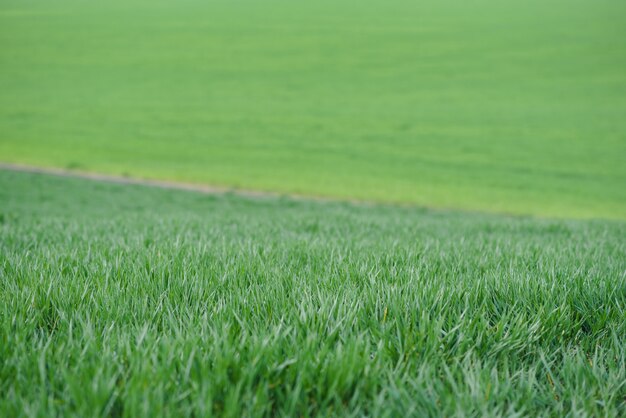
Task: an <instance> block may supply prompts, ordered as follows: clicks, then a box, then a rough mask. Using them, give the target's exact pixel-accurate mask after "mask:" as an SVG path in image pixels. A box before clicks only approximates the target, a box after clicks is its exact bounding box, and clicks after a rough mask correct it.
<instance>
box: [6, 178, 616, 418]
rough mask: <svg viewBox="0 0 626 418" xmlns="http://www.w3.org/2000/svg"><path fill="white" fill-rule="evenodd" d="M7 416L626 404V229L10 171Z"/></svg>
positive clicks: (611, 407)
mask: <svg viewBox="0 0 626 418" xmlns="http://www.w3.org/2000/svg"><path fill="white" fill-rule="evenodd" d="M0 202H1V203H2V204H1V206H0V416H6V417H17V416H76V417H90V416H94V417H95V416H112V417H121V416H127V417H136V416H190V417H191V416H196V417H198V416H231V417H240V416H289V417H293V416H341V417H344V416H363V415H367V416H376V417H386V416H389V417H396V416H403V417H409V416H416V417H418V416H419V417H422V416H448V417H449V416H480V417H482V416H608V417H612V416H624V413H625V412H626V385H625V384H624V382H626V341H625V338H624V337H625V336H626V321H624V318H625V317H626V311H625V310H626V280H625V276H624V274H625V273H624V272H625V271H626V257H625V254H626V247H625V242H624V236H625V235H626V225H625V224H624V222H618V221H600V220H586V221H581V220H578V221H575V220H569V221H566V220H542V219H534V218H529V217H507V216H496V215H485V214H468V213H463V212H453V211H433V210H424V209H415V208H399V207H393V206H359V205H352V204H347V203H320V202H306V201H293V200H289V199H286V198H260V199H246V198H241V197H236V196H233V195H203V194H197V193H190V192H182V191H170V190H163V189H158V188H146V187H139V186H128V185H113V184H107V183H99V182H90V181H87V180H80V179H68V178H57V177H47V176H42V175H33V174H25V173H12V172H7V171H0Z"/></svg>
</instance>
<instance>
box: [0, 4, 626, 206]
mask: <svg viewBox="0 0 626 418" xmlns="http://www.w3.org/2000/svg"><path fill="white" fill-rule="evenodd" d="M625 17H626V3H625V2H616V1H594V2H589V1H559V0H550V1H543V2H539V1H529V2H496V1H470V2H466V1H441V2H434V1H427V2H409V1H398V0H393V1H385V2H377V1H358V2H357V1H333V2H330V1H322V2H317V1H316V2H287V1H277V0H270V1H211V2H201V1H187V0H184V1H177V2H163V1H156V2H155V1H149V2H147V1H146V2H139V1H132V2H126V1H124V2H122V1H107V2H98V3H96V2H85V1H69V0H62V1H55V2H44V1H28V2H22V1H20V2H17V1H3V2H2V4H1V5H0V45H1V52H0V161H4V162H13V163H23V164H31V165H38V166H50V167H61V168H69V169H74V170H84V171H95V172H102V173H109V174H120V175H128V176H132V177H145V178H155V179H169V180H177V181H184V182H194V183H206V184H214V185H221V186H228V187H235V188H246V189H258V190H271V191H278V192H284V193H300V194H310V195H321V196H328V197H336V198H350V199H364V200H376V201H386V202H403V203H413V204H418V205H425V206H430V207H453V208H461V209H471V210H486V211H497V212H509V213H523V214H535V215H541V216H563V217H603V218H625V217H626V187H624V185H625V184H626V139H625V132H626V117H625V115H626V29H625V28H626V25H624V18H625Z"/></svg>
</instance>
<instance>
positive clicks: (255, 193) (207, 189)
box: [0, 162, 369, 204]
mask: <svg viewBox="0 0 626 418" xmlns="http://www.w3.org/2000/svg"><path fill="white" fill-rule="evenodd" d="M0 170H7V171H19V172H24V173H35V174H47V175H53V176H59V177H73V178H81V179H87V180H94V181H103V182H108V183H117V184H133V185H139V186H147V187H159V188H162V189H173V190H186V191H190V192H196V193H204V194H225V193H232V194H235V195H238V196H245V197H253V198H265V197H288V198H290V199H294V200H312V201H321V202H331V201H342V202H350V203H355V204H369V202H365V201H357V200H351V199H329V198H323V197H318V196H306V195H297V194H290V193H275V192H266V191H260V190H246V189H236V188H228V187H219V186H209V185H203V184H194V183H185V182H176V181H167V180H150V179H140V178H131V177H123V176H115V175H109V174H98V173H90V172H86V171H78V170H66V169H62V168H48V167H46V168H43V167H34V166H30V165H24V164H11V163H2V162H0Z"/></svg>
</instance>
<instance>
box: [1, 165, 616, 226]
mask: <svg viewBox="0 0 626 418" xmlns="http://www.w3.org/2000/svg"><path fill="white" fill-rule="evenodd" d="M0 170H3V171H14V172H22V173H30V174H40V175H50V176H56V177H64V178H75V179H82V180H90V181H95V182H101V183H111V184H119V185H128V186H140V187H151V188H158V189H164V190H172V191H183V192H190V193H199V194H206V195H234V196H238V197H242V198H248V199H281V198H282V199H289V200H293V201H300V202H316V203H344V204H349V205H355V206H365V207H368V206H369V207H396V208H408V209H411V208H413V209H421V210H427V211H432V212H458V213H468V214H470V213H473V214H483V215H493V216H500V217H509V218H518V219H519V218H526V219H537V220H542V219H543V220H561V221H568V220H604V221H617V222H620V221H621V220H619V219H612V218H602V217H591V218H575V217H567V216H560V217H555V216H541V215H537V214H533V213H513V212H503V211H484V210H482V211H481V210H472V209H464V208H455V207H439V206H433V205H423V204H416V203H410V202H400V201H384V200H364V199H354V198H341V197H328V196H321V195H315V194H305V193H285V192H275V191H271V190H260V189H247V188H239V187H236V186H223V185H215V184H208V183H193V182H184V181H176V180H166V179H158V178H145V177H133V176H130V175H116V174H105V173H102V172H96V171H88V170H81V169H70V168H61V167H51V166H36V165H30V164H23V163H13V162H4V161H0Z"/></svg>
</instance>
